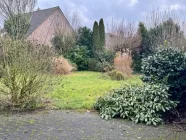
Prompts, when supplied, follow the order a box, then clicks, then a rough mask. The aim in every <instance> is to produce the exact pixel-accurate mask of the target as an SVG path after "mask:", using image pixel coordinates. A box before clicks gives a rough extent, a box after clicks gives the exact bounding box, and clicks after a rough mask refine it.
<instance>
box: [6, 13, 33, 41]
mask: <svg viewBox="0 0 186 140" xmlns="http://www.w3.org/2000/svg"><path fill="white" fill-rule="evenodd" d="M30 17H31V16H30V15H29V14H25V15H23V14H18V15H15V16H11V17H10V18H9V19H7V20H6V21H5V22H4V28H5V30H6V32H7V33H8V35H9V36H10V37H11V38H13V39H21V38H23V37H25V35H26V34H27V31H28V29H29V27H30Z"/></svg>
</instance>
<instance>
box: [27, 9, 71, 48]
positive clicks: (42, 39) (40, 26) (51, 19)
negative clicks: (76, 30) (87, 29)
mask: <svg viewBox="0 0 186 140" xmlns="http://www.w3.org/2000/svg"><path fill="white" fill-rule="evenodd" d="M59 31H60V32H63V33H65V34H69V35H70V34H72V32H73V28H72V26H71V25H70V23H69V22H68V20H67V18H66V17H65V15H64V14H63V12H62V11H61V9H60V7H53V8H50V9H44V10H37V11H35V12H32V13H31V21H30V28H29V29H28V33H27V36H28V37H27V39H28V40H30V41H33V42H36V43H38V44H42V45H49V46H52V43H51V40H52V38H53V37H54V36H55V33H56V32H59Z"/></svg>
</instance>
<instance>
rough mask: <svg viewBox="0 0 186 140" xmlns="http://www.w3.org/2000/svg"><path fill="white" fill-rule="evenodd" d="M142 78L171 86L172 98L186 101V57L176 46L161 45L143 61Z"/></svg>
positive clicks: (145, 80)
mask: <svg viewBox="0 0 186 140" xmlns="http://www.w3.org/2000/svg"><path fill="white" fill-rule="evenodd" d="M142 73H143V76H142V80H143V81H144V82H150V83H161V84H164V85H166V86H168V87H169V94H170V95H171V99H172V100H175V101H181V102H185V99H186V98H185V91H186V57H185V55H184V53H183V52H182V51H181V50H180V49H178V48H176V47H168V46H163V47H160V48H159V49H158V50H157V52H155V54H154V55H153V56H149V57H148V58H145V59H143V61H142Z"/></svg>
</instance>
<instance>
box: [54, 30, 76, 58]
mask: <svg viewBox="0 0 186 140" xmlns="http://www.w3.org/2000/svg"><path fill="white" fill-rule="evenodd" d="M52 44H53V47H54V49H55V52H56V53H57V54H58V55H67V54H68V53H69V52H70V51H73V49H74V47H75V44H76V39H75V36H74V35H73V34H72V35H68V36H67V35H65V33H57V34H56V35H55V36H54V38H53V39H52Z"/></svg>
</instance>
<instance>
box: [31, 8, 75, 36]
mask: <svg viewBox="0 0 186 140" xmlns="http://www.w3.org/2000/svg"><path fill="white" fill-rule="evenodd" d="M56 10H59V11H60V12H61V15H62V16H63V17H64V20H65V22H67V24H68V25H69V27H70V28H71V25H70V24H69V22H68V20H67V19H66V17H65V16H64V14H63V12H62V11H61V9H60V8H59V7H54V8H50V9H45V10H38V11H35V12H32V13H31V21H30V28H29V29H28V32H27V36H29V35H30V34H32V32H34V30H36V29H37V28H38V27H39V26H40V25H41V24H42V23H43V22H45V20H46V19H47V18H49V17H50V16H51V15H52V14H53V13H54V12H55V11H56ZM72 30H73V29H72Z"/></svg>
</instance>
